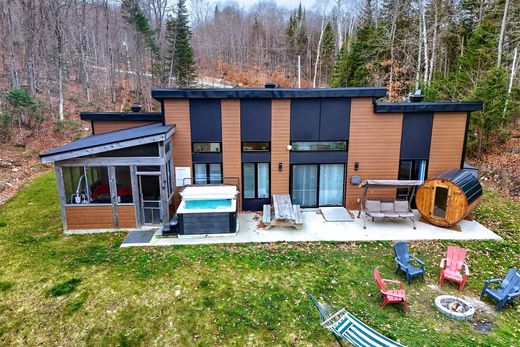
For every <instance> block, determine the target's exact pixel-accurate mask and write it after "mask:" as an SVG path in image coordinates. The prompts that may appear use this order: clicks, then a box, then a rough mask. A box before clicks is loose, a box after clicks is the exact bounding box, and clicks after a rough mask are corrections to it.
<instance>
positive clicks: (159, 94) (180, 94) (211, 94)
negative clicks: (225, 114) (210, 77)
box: [152, 87, 386, 100]
mask: <svg viewBox="0 0 520 347" xmlns="http://www.w3.org/2000/svg"><path fill="white" fill-rule="evenodd" d="M385 95H386V88H385V87H352V88H191V89H174V88H156V89H152V97H153V98H154V99H157V100H162V99H278V98H282V99H287V98H291V99H295V98H356V97H373V98H382V97H384V96H385Z"/></svg>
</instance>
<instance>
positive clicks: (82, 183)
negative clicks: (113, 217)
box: [62, 166, 111, 204]
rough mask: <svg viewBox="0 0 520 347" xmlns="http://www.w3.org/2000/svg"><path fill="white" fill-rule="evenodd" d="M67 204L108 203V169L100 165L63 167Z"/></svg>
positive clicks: (109, 200) (109, 201)
mask: <svg viewBox="0 0 520 347" xmlns="http://www.w3.org/2000/svg"><path fill="white" fill-rule="evenodd" d="M62 172H63V184H64V186H65V187H64V188H65V200H66V203H67V204H110V203H111V199H110V185H109V180H108V170H107V168H106V167H105V166H101V167H63V168H62Z"/></svg>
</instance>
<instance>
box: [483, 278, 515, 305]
mask: <svg viewBox="0 0 520 347" xmlns="http://www.w3.org/2000/svg"><path fill="white" fill-rule="evenodd" d="M497 282H502V283H500V286H499V287H498V288H496V289H493V288H490V287H489V285H490V284H492V283H497ZM484 294H487V295H488V296H489V297H490V298H492V299H493V300H495V301H496V302H497V306H496V310H497V312H500V311H501V310H502V308H504V305H505V304H506V303H508V302H513V300H515V298H516V297H518V296H520V271H518V270H516V269H509V271H508V273H507V276H506V278H503V279H502V278H494V279H491V280H486V281H484V288H483V289H482V293H481V294H480V300H482V298H483V297H484Z"/></svg>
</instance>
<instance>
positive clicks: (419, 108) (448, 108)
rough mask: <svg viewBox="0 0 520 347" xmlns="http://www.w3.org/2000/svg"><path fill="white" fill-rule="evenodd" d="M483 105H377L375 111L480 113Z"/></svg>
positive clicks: (407, 103) (420, 103) (410, 103)
mask: <svg viewBox="0 0 520 347" xmlns="http://www.w3.org/2000/svg"><path fill="white" fill-rule="evenodd" d="M483 108H484V104H483V103H482V102H479V101H460V102H459V101H449V102H397V103H377V104H376V105H375V111H376V112H378V113H379V112H380V113H390V112H471V111H480V110H482V109H483Z"/></svg>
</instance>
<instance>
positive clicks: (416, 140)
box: [401, 112, 433, 160]
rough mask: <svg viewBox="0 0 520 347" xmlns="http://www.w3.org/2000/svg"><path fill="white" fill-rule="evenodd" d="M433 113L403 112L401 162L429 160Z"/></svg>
mask: <svg viewBox="0 0 520 347" xmlns="http://www.w3.org/2000/svg"><path fill="white" fill-rule="evenodd" d="M432 126H433V113H432V112H421V113H412V112H405V113H404V115H403V133H402V138H401V160H403V159H429V157H430V144H431V138H432Z"/></svg>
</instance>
